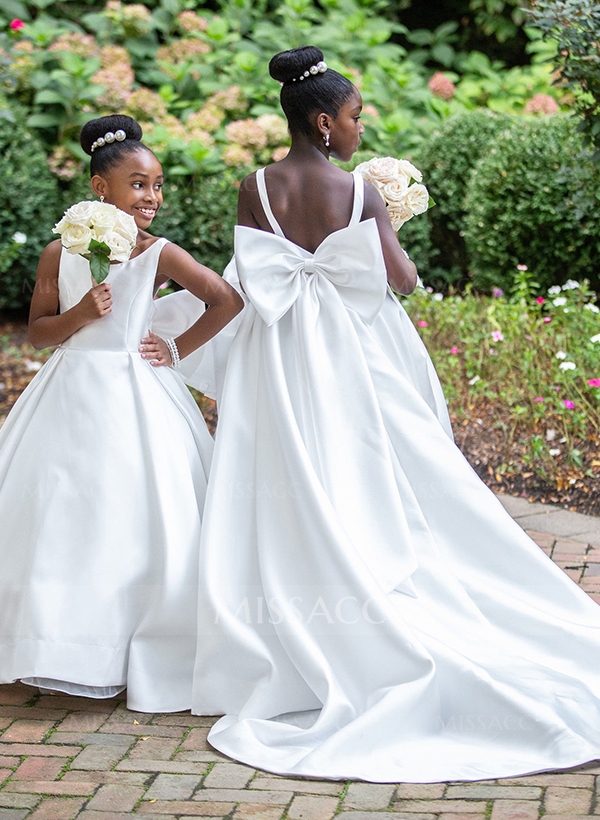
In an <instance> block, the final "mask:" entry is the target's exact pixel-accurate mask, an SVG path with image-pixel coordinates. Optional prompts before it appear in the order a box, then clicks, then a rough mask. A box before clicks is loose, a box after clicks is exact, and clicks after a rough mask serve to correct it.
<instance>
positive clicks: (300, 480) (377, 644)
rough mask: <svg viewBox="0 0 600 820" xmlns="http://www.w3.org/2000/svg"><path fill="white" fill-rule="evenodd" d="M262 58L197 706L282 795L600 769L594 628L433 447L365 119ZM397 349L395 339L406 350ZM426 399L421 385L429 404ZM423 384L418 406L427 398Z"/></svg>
mask: <svg viewBox="0 0 600 820" xmlns="http://www.w3.org/2000/svg"><path fill="white" fill-rule="evenodd" d="M322 60H323V55H322V53H321V52H320V51H319V50H318V49H316V48H313V47H302V48H300V49H294V50H293V51H290V52H284V53H282V54H279V55H277V56H276V57H274V58H273V60H272V61H271V65H270V71H271V75H272V76H273V77H274V78H275V79H277V80H279V81H280V82H281V83H282V91H281V102H282V106H283V109H284V111H285V113H286V115H287V117H288V121H289V126H290V131H291V137H292V147H291V150H290V153H289V155H288V157H287V158H286V159H284V160H283V161H281V162H278V163H277V164H275V165H271V166H269V167H268V168H266V169H264V170H261V171H259V172H257V173H256V174H253V175H251V176H250V177H248V178H247V179H246V180H245V182H244V183H243V184H242V186H241V189H240V201H239V225H238V226H237V227H236V232H235V261H236V267H237V273H238V275H239V280H240V282H241V286H242V287H243V290H244V292H245V294H246V299H247V306H246V309H245V310H244V312H243V314H242V316H241V317H240V323H239V328H238V331H237V334H236V336H235V338H234V340H233V342H232V344H231V347H230V350H229V355H228V362H227V369H226V371H225V375H224V382H223V385H222V389H221V396H220V405H219V430H218V434H217V442H216V449H215V456H214V460H213V464H212V468H211V477H210V481H209V488H208V493H207V502H206V507H205V517H204V522H203V530H202V549H201V562H200V563H201V566H200V595H199V604H200V610H199V611H200V627H199V636H198V649H197V661H196V669H195V680H194V694H193V706H192V710H193V711H194V712H195V713H197V714H216V715H222V714H223V713H225V716H224V717H222V718H221V719H220V720H219V721H218V722H217V723H216V724H215V725H214V726H213V728H212V729H211V731H210V733H209V735H208V739H209V742H210V743H211V744H212V745H213V746H214V747H215V748H216V749H218V750H219V751H221V752H223V753H224V754H227V755H229V756H231V757H233V758H235V759H237V760H240V761H242V762H244V763H246V764H249V765H251V766H256V767H259V768H263V769H266V770H268V771H272V772H277V773H279V774H287V775H304V776H311V777H325V778H358V779H363V780H370V781H379V782H390V781H391V782H396V781H412V782H430V781H445V780H481V779H484V778H497V777H505V776H510V775H518V774H524V773H530V772H535V771H541V770H547V769H555V768H560V767H568V766H574V765H576V764H580V763H583V762H586V761H589V760H591V759H595V758H598V757H600V663H599V661H598V659H599V658H600V608H599V607H598V606H597V604H595V603H594V602H593V601H592V600H591V599H590V598H589V597H588V596H587V595H586V594H585V592H583V591H582V590H581V589H580V588H579V587H578V586H577V585H576V584H575V583H574V582H573V581H571V580H570V579H569V578H568V577H567V576H566V575H565V574H564V573H563V572H562V570H560V569H559V568H558V567H557V566H556V565H555V564H554V563H553V562H552V561H551V560H550V559H549V558H548V557H547V556H546V555H545V554H544V553H543V552H542V551H541V550H540V549H539V548H538V547H537V546H536V544H534V543H533V541H531V540H530V539H529V538H528V536H527V535H526V534H525V533H524V532H523V531H522V530H521V528H520V527H519V526H518V525H517V524H516V523H515V522H514V521H513V520H512V519H511V518H510V517H509V516H508V514H507V513H506V512H505V511H504V509H503V507H502V505H501V504H500V502H499V501H498V500H497V499H496V498H495V496H494V495H493V494H492V493H491V492H490V491H489V490H488V489H487V488H486V487H485V485H484V484H483V483H482V482H481V481H480V480H479V478H478V477H477V475H476V474H475V472H474V471H473V470H472V469H471V467H470V466H469V464H468V463H467V462H466V460H465V459H464V458H463V456H462V454H461V453H460V451H459V450H458V449H457V448H456V447H455V445H454V444H453V442H452V439H451V436H450V435H448V432H449V430H448V426H447V414H446V412H445V410H444V409H443V408H442V407H441V406H440V404H439V402H438V401H437V399H436V392H437V387H436V382H435V377H434V375H432V373H433V371H432V369H431V367H430V366H429V368H426V367H423V356H422V355H421V353H420V352H419V351H420V348H414V351H413V353H414V361H413V362H412V363H411V362H409V361H408V359H409V358H410V356H411V350H410V348H411V346H412V345H413V344H414V336H415V335H416V334H415V331H414V329H413V328H412V327H411V328H410V330H407V327H406V325H405V323H404V319H403V318H402V315H401V314H400V313H399V312H398V310H397V309H396V308H395V303H393V302H392V301H391V300H392V298H393V297H392V296H390V295H389V291H388V289H387V280H388V279H389V281H391V282H392V284H393V285H394V287H395V289H396V290H397V291H399V292H401V293H410V291H411V290H412V289H413V288H414V286H415V280H416V271H415V268H414V266H413V265H412V264H411V263H410V262H409V261H407V260H406V258H405V256H404V255H403V253H402V251H401V249H400V246H399V245H398V242H397V238H396V236H395V234H394V232H393V231H392V229H391V226H390V223H389V219H388V218H387V214H386V211H385V206H384V203H383V201H382V200H381V199H380V197H379V194H378V193H377V192H376V191H375V189H374V188H373V187H372V186H370V185H368V184H364V185H363V179H362V177H361V176H360V175H353V174H348V173H346V172H344V171H342V170H341V169H339V168H337V167H335V166H334V165H333V164H331V163H329V161H328V160H329V158H330V157H333V158H336V159H340V160H345V161H347V160H349V159H350V157H351V155H352V154H353V153H354V151H355V150H356V148H357V147H358V144H359V141H360V135H361V133H362V126H361V124H360V119H359V117H360V110H361V98H360V94H359V93H358V91H357V89H356V88H355V87H354V86H353V85H352V84H351V83H350V82H349V81H348V80H346V79H345V78H343V77H342V76H341V75H339V74H337V73H336V72H334V71H331V70H330V69H326V70H323V66H322V65H321V64H320V63H321V61H322ZM407 333H408V337H407ZM428 384H429V386H428ZM430 388H431V389H430Z"/></svg>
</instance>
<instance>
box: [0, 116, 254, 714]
mask: <svg viewBox="0 0 600 820" xmlns="http://www.w3.org/2000/svg"><path fill="white" fill-rule="evenodd" d="M119 129H120V130H122V131H123V132H124V133H125V135H126V138H125V139H124V140H123V141H121V142H119V141H114V142H113V143H112V144H109V143H107V144H105V145H104V146H101V147H96V148H95V150H93V151H92V149H91V146H92V145H93V143H94V142H95V141H96V140H97V139H98V138H99V137H103V136H104V135H105V134H106V133H107V132H112V133H113V134H114V133H115V132H117V131H118V130H119ZM119 136H120V135H119ZM141 136H142V131H141V128H140V127H139V125H138V124H137V123H136V122H135V121H134V120H132V119H131V118H130V117H124V116H120V115H116V116H111V117H102V118H100V119H97V120H92V121H91V122H90V123H88V124H87V125H86V126H85V127H84V128H83V131H82V134H81V144H82V146H83V148H84V150H86V151H87V152H88V153H91V157H92V159H91V174H92V179H91V185H92V188H93V190H94V193H95V194H96V195H98V196H99V197H103V198H104V200H105V201H106V202H108V203H112V204H113V205H116V206H117V207H118V208H120V209H121V210H123V211H125V212H126V213H128V214H131V215H132V216H133V217H134V219H135V222H136V224H137V226H138V229H139V232H138V238H137V246H136V248H135V249H134V251H133V253H132V255H131V258H130V259H129V260H128V261H127V262H123V263H118V264H112V265H111V269H110V272H109V275H108V277H107V278H106V280H105V281H104V282H103V283H102V284H99V285H96V286H94V287H90V285H91V284H92V280H91V275H90V266H89V263H88V262H87V261H86V260H85V259H84V258H83V257H82V256H78V255H72V254H69V253H67V252H66V251H65V250H63V249H62V247H61V244H60V241H59V240H56V241H54V242H52V243H50V245H48V246H47V248H46V249H45V250H44V252H43V253H42V256H41V259H40V263H39V267H38V271H37V280H36V287H35V291H34V294H33V299H32V303H31V313H30V323H29V335H30V340H31V342H32V344H33V345H34V346H35V347H37V348H45V347H49V346H51V345H52V346H54V345H58V347H57V349H56V351H55V352H54V353H53V355H52V357H51V358H50V359H49V361H48V362H47V363H46V364H45V365H44V367H43V368H42V369H41V370H40V371H39V373H38V374H37V375H36V376H35V378H34V379H33V381H32V382H31V384H30V385H29V386H28V387H27V389H26V390H25V391H24V393H23V394H22V395H21V397H20V398H19V400H18V401H17V403H16V404H15V406H14V408H13V410H12V412H11V413H10V414H9V416H8V419H7V420H6V422H5V424H4V426H3V427H2V430H1V431H0V522H1V530H0V565H1V566H2V571H1V573H0V683H9V682H11V681H14V680H16V679H21V680H23V681H25V682H27V683H31V684H35V685H39V686H42V687H46V688H52V689H55V690H61V691H64V692H69V693H73V694H83V695H88V696H92V697H109V696H111V695H114V694H116V693H117V692H119V691H121V690H122V689H123V688H124V687H125V686H127V688H128V705H129V706H130V707H131V708H133V709H137V710H141V711H178V710H181V709H189V707H190V702H191V685H192V669H193V662H194V653H195V645H196V635H195V626H194V625H195V621H196V600H197V574H198V569H197V565H198V543H199V538H200V529H201V511H202V505H203V502H204V495H205V491H206V482H207V475H208V469H209V464H210V459H211V455H212V446H213V442H212V439H211V437H210V435H209V433H208V430H207V429H206V426H205V424H204V421H203V419H202V416H201V414H200V412H199V410H198V408H197V406H196V404H195V402H194V400H193V399H192V397H191V396H190V394H189V392H188V390H187V388H186V387H185V385H184V383H183V381H182V380H181V378H180V376H179V375H177V373H176V372H175V371H174V370H173V369H172V368H171V367H168V366H165V365H170V364H171V363H172V362H171V358H170V353H169V348H168V347H167V344H166V343H165V342H164V341H163V340H162V339H161V338H159V337H158V336H155V335H154V334H149V333H148V328H149V327H150V322H151V319H152V313H153V309H154V307H153V304H154V302H153V294H154V293H155V291H156V289H157V287H158V286H159V285H160V284H161V283H162V282H164V281H166V280H167V278H172V279H174V280H175V281H176V282H178V283H180V284H181V285H182V286H183V287H184V288H187V289H188V290H189V291H191V292H192V293H193V294H195V296H196V297H198V299H200V300H202V302H206V303H208V305H209V307H208V309H207V310H206V311H205V312H204V313H203V315H202V316H201V317H200V318H199V319H198V320H197V321H196V322H195V323H194V324H193V325H192V326H191V327H190V329H189V330H187V331H186V332H185V333H184V334H183V335H181V336H180V337H179V338H178V339H177V340H176V345H177V347H178V349H179V354H180V356H181V357H182V358H183V357H185V356H186V355H187V354H188V353H190V352H191V351H193V350H195V349H196V348H198V347H199V346H200V345H202V344H204V343H205V342H206V341H207V340H208V339H210V338H211V337H212V336H214V334H215V333H217V332H218V331H219V330H220V329H221V328H222V327H223V326H224V325H225V324H227V322H229V321H230V319H232V318H233V317H234V316H235V314H236V313H238V312H239V310H240V308H241V306H242V300H241V299H240V297H239V296H238V294H237V293H236V292H235V291H234V290H233V289H232V288H231V287H230V286H229V285H228V284H227V283H225V282H224V281H223V280H222V279H221V277H220V276H218V275H217V274H216V273H214V272H213V271H211V270H210V269H208V268H206V267H204V266H203V265H200V264H198V263H197V262H196V261H195V260H194V259H193V258H192V257H191V256H189V254H187V253H186V252H185V251H184V250H182V249H181V248H179V247H177V246H176V245H173V244H171V243H169V242H168V241H167V240H166V239H157V238H156V237H154V236H152V235H151V234H149V233H147V228H149V227H150V225H151V223H152V220H153V218H154V216H155V214H156V212H157V211H158V209H159V207H160V205H161V203H162V192H161V189H162V183H163V174H162V169H161V166H160V163H159V162H158V160H157V158H156V157H155V156H154V154H153V153H152V152H151V151H150V150H149V149H148V148H146V146H144V145H143V144H142V143H141V142H140V139H141ZM198 304H201V303H198ZM58 310H59V312H57V311H58ZM198 314H199V311H198V312H197V314H196V316H198ZM142 337H144V341H143V343H141V340H142Z"/></svg>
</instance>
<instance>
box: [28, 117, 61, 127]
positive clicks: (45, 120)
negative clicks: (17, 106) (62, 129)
mask: <svg viewBox="0 0 600 820" xmlns="http://www.w3.org/2000/svg"><path fill="white" fill-rule="evenodd" d="M60 122H61V118H60V117H59V116H58V115H57V114H32V115H31V117H27V125H28V126H29V127H30V128H53V127H54V126H55V125H60Z"/></svg>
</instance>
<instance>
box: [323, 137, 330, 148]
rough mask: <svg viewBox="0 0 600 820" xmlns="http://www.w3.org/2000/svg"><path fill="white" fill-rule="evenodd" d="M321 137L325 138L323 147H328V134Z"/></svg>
mask: <svg viewBox="0 0 600 820" xmlns="http://www.w3.org/2000/svg"><path fill="white" fill-rule="evenodd" d="M323 139H324V140H325V147H326V148H329V134H327V136H326V137H323Z"/></svg>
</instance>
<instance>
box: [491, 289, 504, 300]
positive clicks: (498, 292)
mask: <svg viewBox="0 0 600 820" xmlns="http://www.w3.org/2000/svg"><path fill="white" fill-rule="evenodd" d="M492 296H493V297H494V299H499V298H500V297H501V296H504V291H503V290H502V288H492Z"/></svg>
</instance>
